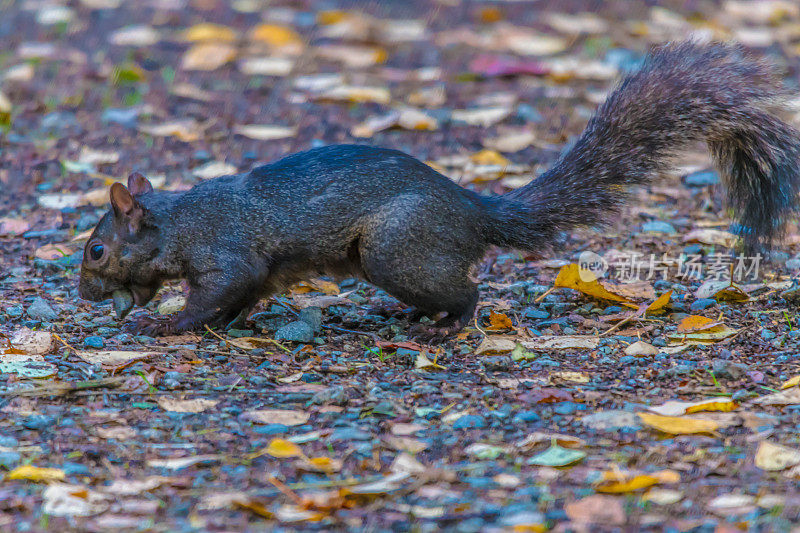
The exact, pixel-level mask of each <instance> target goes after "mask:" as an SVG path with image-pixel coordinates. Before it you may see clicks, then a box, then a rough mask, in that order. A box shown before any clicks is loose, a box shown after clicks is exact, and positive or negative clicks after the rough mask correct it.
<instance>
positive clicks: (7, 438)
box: [0, 435, 19, 448]
mask: <svg viewBox="0 0 800 533" xmlns="http://www.w3.org/2000/svg"><path fill="white" fill-rule="evenodd" d="M0 446H2V447H3V448H15V447H17V446H19V441H18V440H17V439H15V438H14V437H12V436H11V435H0Z"/></svg>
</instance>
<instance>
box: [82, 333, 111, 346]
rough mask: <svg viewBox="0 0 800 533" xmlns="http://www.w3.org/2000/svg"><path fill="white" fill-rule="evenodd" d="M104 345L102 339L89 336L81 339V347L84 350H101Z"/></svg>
mask: <svg viewBox="0 0 800 533" xmlns="http://www.w3.org/2000/svg"><path fill="white" fill-rule="evenodd" d="M105 345H106V342H105V341H104V340H103V337H99V336H96V335H94V336H91V337H86V338H85V339H83V346H84V347H86V348H98V349H99V348H103V347H104V346H105Z"/></svg>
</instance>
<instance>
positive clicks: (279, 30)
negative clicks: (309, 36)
mask: <svg viewBox="0 0 800 533" xmlns="http://www.w3.org/2000/svg"><path fill="white" fill-rule="evenodd" d="M249 37H250V40H251V41H257V42H259V43H264V44H266V45H268V46H270V47H272V48H285V49H291V50H298V51H299V50H302V48H303V39H302V38H301V37H300V35H299V34H298V33H297V32H296V31H294V30H293V29H292V28H289V27H287V26H279V25H277V24H259V25H258V26H256V27H255V28H253V29H252V31H251V32H250V35H249Z"/></svg>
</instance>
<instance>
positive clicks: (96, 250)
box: [89, 244, 105, 261]
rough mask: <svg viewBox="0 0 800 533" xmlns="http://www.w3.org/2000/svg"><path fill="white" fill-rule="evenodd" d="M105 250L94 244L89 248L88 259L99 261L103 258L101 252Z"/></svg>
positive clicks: (101, 246) (100, 245)
mask: <svg viewBox="0 0 800 533" xmlns="http://www.w3.org/2000/svg"><path fill="white" fill-rule="evenodd" d="M104 251H105V248H103V245H102V244H94V245H92V247H91V248H89V257H91V258H92V260H94V261H99V260H100V258H101V257H103V252H104Z"/></svg>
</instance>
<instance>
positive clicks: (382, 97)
mask: <svg viewBox="0 0 800 533" xmlns="http://www.w3.org/2000/svg"><path fill="white" fill-rule="evenodd" d="M316 98H317V99H319V100H327V101H331V102H352V103H359V104H361V103H366V102H374V103H376V104H388V103H389V102H390V101H391V99H392V95H391V93H389V89H387V88H386V87H360V86H353V85H341V86H339V87H334V88H332V89H328V90H326V91H323V92H321V93H319V94H317V95H316Z"/></svg>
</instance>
